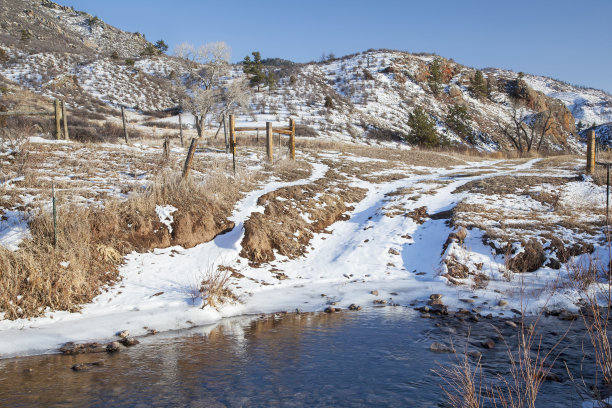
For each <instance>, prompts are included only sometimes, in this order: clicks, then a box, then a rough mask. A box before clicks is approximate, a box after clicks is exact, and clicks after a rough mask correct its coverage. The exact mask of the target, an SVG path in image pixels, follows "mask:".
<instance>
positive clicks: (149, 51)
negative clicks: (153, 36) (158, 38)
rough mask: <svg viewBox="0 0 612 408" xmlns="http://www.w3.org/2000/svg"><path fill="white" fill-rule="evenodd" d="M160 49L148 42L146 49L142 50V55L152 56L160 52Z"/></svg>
mask: <svg viewBox="0 0 612 408" xmlns="http://www.w3.org/2000/svg"><path fill="white" fill-rule="evenodd" d="M159 53H160V51H159V50H158V49H157V48H155V46H154V45H153V44H147V45H146V46H145V47H144V49H143V50H142V51H141V52H140V56H141V57H152V56H154V55H157V54H159Z"/></svg>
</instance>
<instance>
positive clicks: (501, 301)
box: [497, 299, 508, 307]
mask: <svg viewBox="0 0 612 408" xmlns="http://www.w3.org/2000/svg"><path fill="white" fill-rule="evenodd" d="M497 306H499V307H504V306H508V302H507V301H506V300H504V299H501V300H500V301H499V302H498V303H497Z"/></svg>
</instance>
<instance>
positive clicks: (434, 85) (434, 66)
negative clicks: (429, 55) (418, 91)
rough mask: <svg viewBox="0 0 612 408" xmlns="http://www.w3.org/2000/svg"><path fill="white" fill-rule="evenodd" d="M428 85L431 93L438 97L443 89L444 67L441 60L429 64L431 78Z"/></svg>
mask: <svg viewBox="0 0 612 408" xmlns="http://www.w3.org/2000/svg"><path fill="white" fill-rule="evenodd" d="M427 83H428V84H429V89H430V90H431V92H432V93H433V94H434V95H436V96H437V95H438V94H439V93H440V90H441V89H442V67H441V64H440V59H439V58H435V59H434V60H433V61H432V62H431V63H430V64H429V76H428V77H427Z"/></svg>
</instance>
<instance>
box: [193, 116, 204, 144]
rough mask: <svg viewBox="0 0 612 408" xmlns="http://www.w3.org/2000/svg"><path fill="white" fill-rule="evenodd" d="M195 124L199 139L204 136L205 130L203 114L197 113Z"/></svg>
mask: <svg viewBox="0 0 612 408" xmlns="http://www.w3.org/2000/svg"><path fill="white" fill-rule="evenodd" d="M194 117H195V125H196V131H197V132H198V139H199V138H201V137H202V133H203V131H204V129H203V128H204V126H203V125H204V117H203V116H198V115H195V116H194Z"/></svg>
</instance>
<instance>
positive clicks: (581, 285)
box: [568, 242, 612, 406]
mask: <svg viewBox="0 0 612 408" xmlns="http://www.w3.org/2000/svg"><path fill="white" fill-rule="evenodd" d="M608 249H610V242H608ZM568 269H569V275H570V277H571V278H572V279H573V286H574V288H575V289H576V291H577V292H578V293H579V294H580V296H581V298H582V303H583V305H582V307H581V308H580V316H581V318H582V321H583V323H584V326H585V329H586V336H587V338H588V341H589V343H590V345H591V346H592V354H591V355H592V357H593V359H594V362H595V371H596V374H595V384H593V385H592V386H587V385H586V384H585V381H584V379H583V380H582V383H583V384H582V385H583V386H582V387H580V388H581V389H582V390H584V391H585V392H586V393H587V394H588V395H589V397H590V398H594V399H597V400H602V399H603V398H604V397H606V396H609V395H610V394H612V347H611V345H612V341H611V335H612V328H611V327H610V318H611V317H612V315H611V309H612V278H611V276H610V272H609V265H605V266H604V265H602V264H600V263H598V262H595V261H594V260H592V259H590V260H589V262H588V263H584V262H583V263H572V264H570V265H569V266H568ZM568 371H569V370H568ZM570 376H571V373H570ZM572 378H573V377H572ZM602 406H609V405H606V404H605V403H603V402H602Z"/></svg>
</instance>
